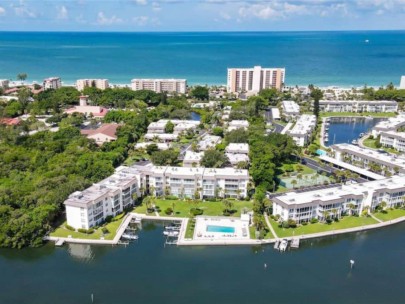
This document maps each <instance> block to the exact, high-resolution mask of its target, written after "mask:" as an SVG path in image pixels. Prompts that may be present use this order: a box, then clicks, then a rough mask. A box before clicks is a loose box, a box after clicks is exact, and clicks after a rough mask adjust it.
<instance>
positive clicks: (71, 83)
mask: <svg viewBox="0 0 405 304" xmlns="http://www.w3.org/2000/svg"><path fill="white" fill-rule="evenodd" d="M57 77H60V76H57ZM87 78H89V79H90V78H91V79H93V78H95V77H83V78H77V79H76V80H79V79H87ZM96 78H97V77H96ZM98 78H100V79H104V77H98ZM98 78H97V79H98ZM133 78H136V77H135V76H134V77H133ZM138 78H139V77H138ZM143 78H147V79H149V78H151V79H155V78H156V79H172V78H175V79H177V78H179V77H143ZM180 78H182V77H180ZM183 78H184V77H183ZM183 78H182V79H183ZM0 79H8V78H7V77H0ZM105 79H107V80H108V81H109V86H110V88H116V87H118V88H125V87H128V88H131V82H130V81H129V82H128V83H118V82H110V80H109V79H108V78H105ZM61 80H63V77H61ZM76 80H74V81H72V80H67V81H62V87H76ZM34 84H42V81H37V80H32V81H24V82H19V81H15V80H10V85H9V87H10V88H12V87H17V86H22V85H25V86H32V85H34ZM314 85H315V86H316V87H318V88H319V89H321V90H332V89H334V90H352V89H356V90H360V89H362V88H364V86H367V88H373V89H374V90H378V89H379V88H380V87H381V86H385V84H384V85H383V84H381V85H367V84H358V85H355V84H353V85H349V84H323V85H319V86H318V85H316V84H315V83H314ZM187 86H188V87H193V86H209V87H213V86H217V87H226V86H227V84H226V83H214V82H213V83H209V82H201V81H193V82H190V81H187ZM308 86H309V83H306V84H285V85H284V88H290V89H293V88H295V87H299V88H303V87H305V88H307V87H308ZM394 88H395V89H397V90H400V89H401V88H400V86H399V85H394Z"/></svg>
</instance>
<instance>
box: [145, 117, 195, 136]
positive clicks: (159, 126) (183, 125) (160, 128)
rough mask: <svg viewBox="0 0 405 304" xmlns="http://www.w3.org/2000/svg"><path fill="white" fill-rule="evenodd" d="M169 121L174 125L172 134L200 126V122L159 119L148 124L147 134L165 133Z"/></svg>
mask: <svg viewBox="0 0 405 304" xmlns="http://www.w3.org/2000/svg"><path fill="white" fill-rule="evenodd" d="M169 121H170V122H171V123H172V124H174V130H173V134H180V133H182V132H184V131H187V130H194V129H196V128H197V127H198V125H199V124H200V122H199V121H196V120H180V119H161V120H158V121H156V122H152V123H150V124H149V126H148V133H160V134H163V133H165V132H166V131H165V128H166V125H167V123H168V122H169Z"/></svg>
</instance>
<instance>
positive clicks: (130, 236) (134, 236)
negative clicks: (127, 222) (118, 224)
mask: <svg viewBox="0 0 405 304" xmlns="http://www.w3.org/2000/svg"><path fill="white" fill-rule="evenodd" d="M122 238H123V239H127V240H137V239H138V238H139V237H138V236H137V235H135V234H129V233H124V234H123V235H122Z"/></svg>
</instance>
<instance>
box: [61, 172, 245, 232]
mask: <svg viewBox="0 0 405 304" xmlns="http://www.w3.org/2000/svg"><path fill="white" fill-rule="evenodd" d="M248 182H249V173H248V171H247V170H239V169H233V168H224V169H213V168H201V167H197V168H186V167H166V166H163V167H161V166H134V167H130V168H129V167H124V166H121V167H119V168H117V169H116V171H115V173H114V174H113V175H111V176H110V177H108V178H106V179H105V180H103V181H101V182H99V183H96V184H94V185H92V186H90V187H89V188H87V189H85V190H83V191H76V192H74V193H72V194H71V195H70V196H69V198H68V199H67V200H66V201H65V203H64V204H65V207H66V218H67V224H68V225H70V226H72V227H74V228H76V229H78V228H82V229H89V228H91V227H94V226H97V225H99V224H101V223H102V222H103V221H104V220H105V219H106V217H107V216H115V215H117V214H119V213H121V212H122V211H123V210H124V209H125V208H127V207H129V206H131V205H132V204H133V203H134V199H135V198H137V197H139V196H140V195H141V194H142V193H144V192H146V193H153V194H155V195H157V196H162V195H174V196H178V197H190V198H191V197H193V198H196V197H198V198H204V197H205V198H208V197H239V198H243V197H246V196H247V186H248Z"/></svg>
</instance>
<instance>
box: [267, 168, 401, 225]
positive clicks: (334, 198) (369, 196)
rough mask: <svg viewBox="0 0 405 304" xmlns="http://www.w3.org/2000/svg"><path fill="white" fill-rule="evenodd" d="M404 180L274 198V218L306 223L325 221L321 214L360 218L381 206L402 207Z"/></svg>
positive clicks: (372, 182) (362, 184)
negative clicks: (315, 220) (364, 213)
mask: <svg viewBox="0 0 405 304" xmlns="http://www.w3.org/2000/svg"><path fill="white" fill-rule="evenodd" d="M404 195H405V177H404V176H394V177H392V178H389V179H384V180H376V181H371V182H365V183H360V184H349V185H342V186H338V187H334V188H328V189H317V190H313V191H306V192H300V193H296V192H289V193H287V194H284V195H280V196H277V197H273V199H272V201H273V215H279V216H280V219H281V220H283V221H287V220H289V219H292V220H295V221H296V222H297V223H302V222H309V221H310V220H311V219H313V218H315V219H318V220H323V219H324V216H325V215H324V212H325V213H326V214H327V216H330V217H333V218H334V217H340V216H341V215H342V214H343V213H352V214H361V213H362V211H363V210H365V208H368V209H369V211H373V210H374V209H375V208H376V207H377V206H378V205H379V204H381V202H383V201H384V202H386V203H387V207H388V208H390V207H395V206H397V205H400V204H403V197H404Z"/></svg>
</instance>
